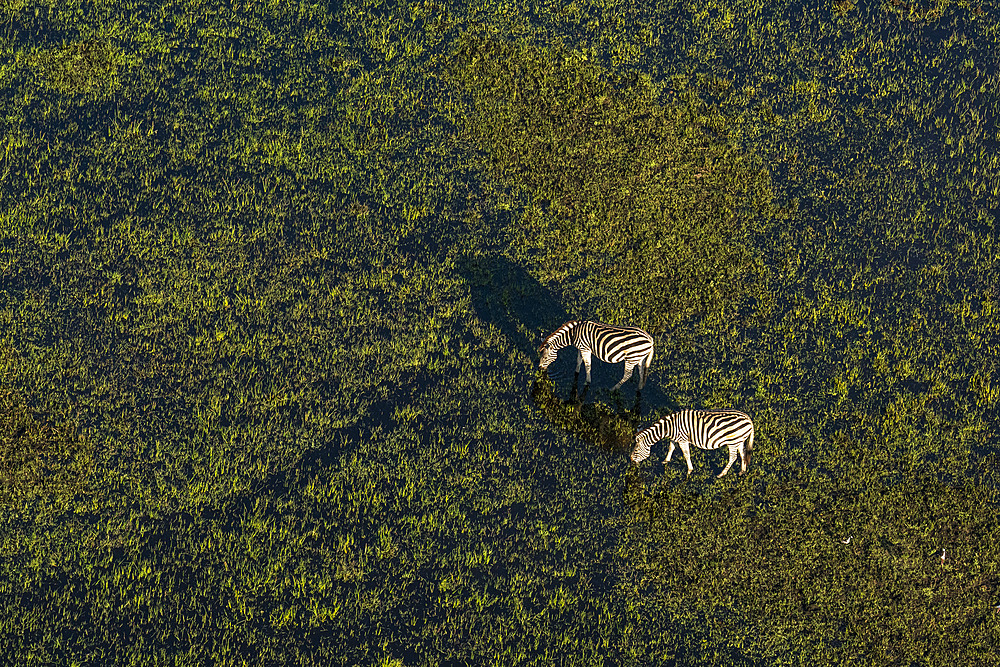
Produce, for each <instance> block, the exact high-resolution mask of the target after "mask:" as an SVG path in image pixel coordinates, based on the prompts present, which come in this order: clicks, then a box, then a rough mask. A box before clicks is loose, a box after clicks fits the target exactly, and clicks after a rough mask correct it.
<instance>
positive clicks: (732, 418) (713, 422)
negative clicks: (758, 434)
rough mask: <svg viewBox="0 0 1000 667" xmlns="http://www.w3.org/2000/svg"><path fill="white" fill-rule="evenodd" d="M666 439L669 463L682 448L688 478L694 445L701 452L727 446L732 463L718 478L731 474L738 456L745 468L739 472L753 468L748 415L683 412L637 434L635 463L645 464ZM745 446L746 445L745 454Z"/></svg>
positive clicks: (699, 411)
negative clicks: (661, 441)
mask: <svg viewBox="0 0 1000 667" xmlns="http://www.w3.org/2000/svg"><path fill="white" fill-rule="evenodd" d="M664 438H669V439H670V440H671V442H670V451H668V452H667V462H668V463H669V462H670V457H671V456H673V454H674V447H675V446H676V445H680V446H681V451H682V452H684V459H685V460H686V461H687V464H688V474H689V475H690V474H691V471H692V470H694V466H692V465H691V445H694V446H695V447H700V448H701V449H718V448H719V447H722V446H723V445H725V446H728V447H729V463H727V464H726V467H725V468H723V470H722V472H720V473H719V477H722V476H723V475H725V474H726V473H727V472H729V469H730V468H731V467H732V466H733V463H735V461H736V454H737V453H739V455H740V462H741V463H742V465H743V468H742V470H740V474H741V475H742V474H743V473H745V472H746V471H747V466H748V465H750V453H751V452H752V451H753V422H752V421H750V417H748V416H747V415H746V413H743V412H740V411H739V410H681V411H680V412H675V413H674V414H672V415H667V416H666V417H664V418H663V419H661V420H660V421H658V422H656V423H655V424H653V425H652V426H650V427H648V428H645V429H643V430H641V431H639V432H638V433H636V434H635V449H633V450H632V461H633V462H634V463H638V462H639V461H643V460H645V459H646V457H648V456H649V448H650V447H652V446H653V445H654V444H656V443H657V442H659V441H660V440H663V439H664ZM748 438H749V440H748ZM744 443H746V445H747V446H746V449H745V450H744V448H743V445H744Z"/></svg>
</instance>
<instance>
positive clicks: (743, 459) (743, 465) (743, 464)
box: [739, 442, 747, 476]
mask: <svg viewBox="0 0 1000 667" xmlns="http://www.w3.org/2000/svg"><path fill="white" fill-rule="evenodd" d="M739 452H740V476H743V475H745V474H747V452H746V448H745V447H744V443H742V442H741V443H740V445H739Z"/></svg>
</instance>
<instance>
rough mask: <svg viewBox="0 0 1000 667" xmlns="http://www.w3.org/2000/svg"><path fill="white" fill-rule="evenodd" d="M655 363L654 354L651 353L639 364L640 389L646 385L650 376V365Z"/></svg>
mask: <svg viewBox="0 0 1000 667" xmlns="http://www.w3.org/2000/svg"><path fill="white" fill-rule="evenodd" d="M652 363H653V355H652V354H650V355H649V356H647V357H646V358H645V359H643V360H642V364H641V365H640V366H639V391H642V388H643V387H645V386H646V378H647V377H649V366H650V364H652Z"/></svg>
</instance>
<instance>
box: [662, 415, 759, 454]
mask: <svg viewBox="0 0 1000 667" xmlns="http://www.w3.org/2000/svg"><path fill="white" fill-rule="evenodd" d="M680 412H681V413H680V415H678V419H677V426H676V428H677V434H676V435H677V436H686V437H687V440H688V441H689V442H690V443H691V444H692V445H694V446H695V447H699V448H701V449H718V448H719V447H723V446H728V445H732V444H736V443H742V442H745V441H746V439H747V438H748V437H749V436H750V434H752V433H753V422H752V421H751V420H750V417H749V415H747V414H746V413H745V412H740V411H739V410H729V409H724V410H681V411H680Z"/></svg>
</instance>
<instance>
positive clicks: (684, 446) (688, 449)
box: [680, 442, 694, 477]
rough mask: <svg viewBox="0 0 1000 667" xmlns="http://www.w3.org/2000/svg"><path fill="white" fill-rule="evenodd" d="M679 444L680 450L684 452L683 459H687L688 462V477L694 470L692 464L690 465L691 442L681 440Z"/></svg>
mask: <svg viewBox="0 0 1000 667" xmlns="http://www.w3.org/2000/svg"><path fill="white" fill-rule="evenodd" d="M680 446H681V451H682V452H683V453H684V460H685V461H687V464H688V477H690V476H691V473H692V472H694V466H693V465H691V443H690V442H681V443H680Z"/></svg>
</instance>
